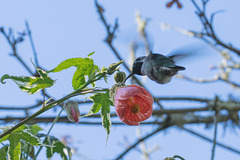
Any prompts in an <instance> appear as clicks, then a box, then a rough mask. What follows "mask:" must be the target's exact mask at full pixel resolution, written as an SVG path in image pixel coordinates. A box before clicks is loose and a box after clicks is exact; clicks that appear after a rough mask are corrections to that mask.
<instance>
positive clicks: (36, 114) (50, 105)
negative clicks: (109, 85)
mask: <svg viewBox="0 0 240 160" xmlns="http://www.w3.org/2000/svg"><path fill="white" fill-rule="evenodd" d="M90 83H91V81H90V80H88V81H87V82H86V83H85V84H84V85H83V86H82V87H80V88H79V89H77V90H75V91H74V92H72V93H70V94H68V95H66V96H65V97H63V98H61V99H59V100H56V101H54V102H51V103H49V104H47V105H46V106H44V107H42V108H41V109H40V110H38V111H37V112H36V113H34V114H33V115H31V116H29V117H27V118H26V119H24V120H23V121H21V122H20V123H18V124H17V125H15V126H13V127H12V128H10V129H9V130H7V131H6V132H3V133H1V134H0V139H1V138H3V137H4V136H6V135H7V134H9V133H11V132H13V131H14V130H16V129H17V128H19V127H20V126H22V125H24V124H25V123H27V122H29V121H31V120H32V119H34V118H35V117H37V116H38V115H40V114H42V113H43V112H45V111H47V110H49V109H51V108H53V107H54V106H56V105H58V104H60V103H62V102H64V101H65V100H67V99H69V98H71V97H74V96H77V95H80V94H82V93H81V92H82V90H83V89H84V88H86V87H87V86H88V85H89V84H90Z"/></svg>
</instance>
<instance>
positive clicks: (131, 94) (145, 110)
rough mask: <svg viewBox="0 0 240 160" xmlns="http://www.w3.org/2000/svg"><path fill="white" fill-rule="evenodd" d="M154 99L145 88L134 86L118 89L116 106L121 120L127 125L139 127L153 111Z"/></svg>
mask: <svg viewBox="0 0 240 160" xmlns="http://www.w3.org/2000/svg"><path fill="white" fill-rule="evenodd" d="M152 105H153V97H152V95H151V94H150V93H149V92H148V91H147V90H146V89H144V88H143V87H140V86H138V85H135V84H132V85H129V86H124V87H120V88H118V89H117V91H116V94H115V97H114V106H115V109H116V112H117V115H118V116H119V118H120V120H121V121H123V122H124V123H125V124H127V125H139V122H141V121H144V120H146V119H148V118H149V117H150V116H151V115H152V111H153V107H152Z"/></svg>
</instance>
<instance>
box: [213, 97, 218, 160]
mask: <svg viewBox="0 0 240 160" xmlns="http://www.w3.org/2000/svg"><path fill="white" fill-rule="evenodd" d="M218 100H219V99H218V96H216V98H215V103H214V110H215V115H214V117H213V122H214V135H213V146H212V157H211V160H214V155H215V148H216V141H217V126H218V112H219V110H218V108H217V102H218Z"/></svg>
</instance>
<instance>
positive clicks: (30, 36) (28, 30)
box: [25, 21, 39, 67]
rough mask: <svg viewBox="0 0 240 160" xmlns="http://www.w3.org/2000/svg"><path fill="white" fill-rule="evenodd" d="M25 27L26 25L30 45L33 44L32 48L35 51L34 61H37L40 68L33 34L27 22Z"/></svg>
mask: <svg viewBox="0 0 240 160" xmlns="http://www.w3.org/2000/svg"><path fill="white" fill-rule="evenodd" d="M25 25H26V28H27V34H28V37H29V40H30V44H31V47H32V51H33V55H34V61H35V64H36V66H37V67H39V64H38V58H37V52H36V49H35V46H34V43H33V39H32V32H31V30H30V28H29V25H28V22H27V21H26V22H25Z"/></svg>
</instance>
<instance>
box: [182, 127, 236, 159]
mask: <svg viewBox="0 0 240 160" xmlns="http://www.w3.org/2000/svg"><path fill="white" fill-rule="evenodd" d="M178 127H180V128H181V129H183V130H184V131H186V132H188V133H191V134H193V135H195V136H197V137H199V138H202V139H204V140H206V141H208V142H211V143H212V142H213V140H212V139H211V138H208V137H206V136H203V135H201V134H199V133H197V132H195V131H192V130H190V129H187V128H185V127H181V126H178ZM216 145H218V146H219V147H222V148H224V149H227V150H229V151H232V152H234V153H236V154H239V155H240V150H238V149H235V148H232V147H231V146H228V145H225V144H223V143H220V142H216Z"/></svg>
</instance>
